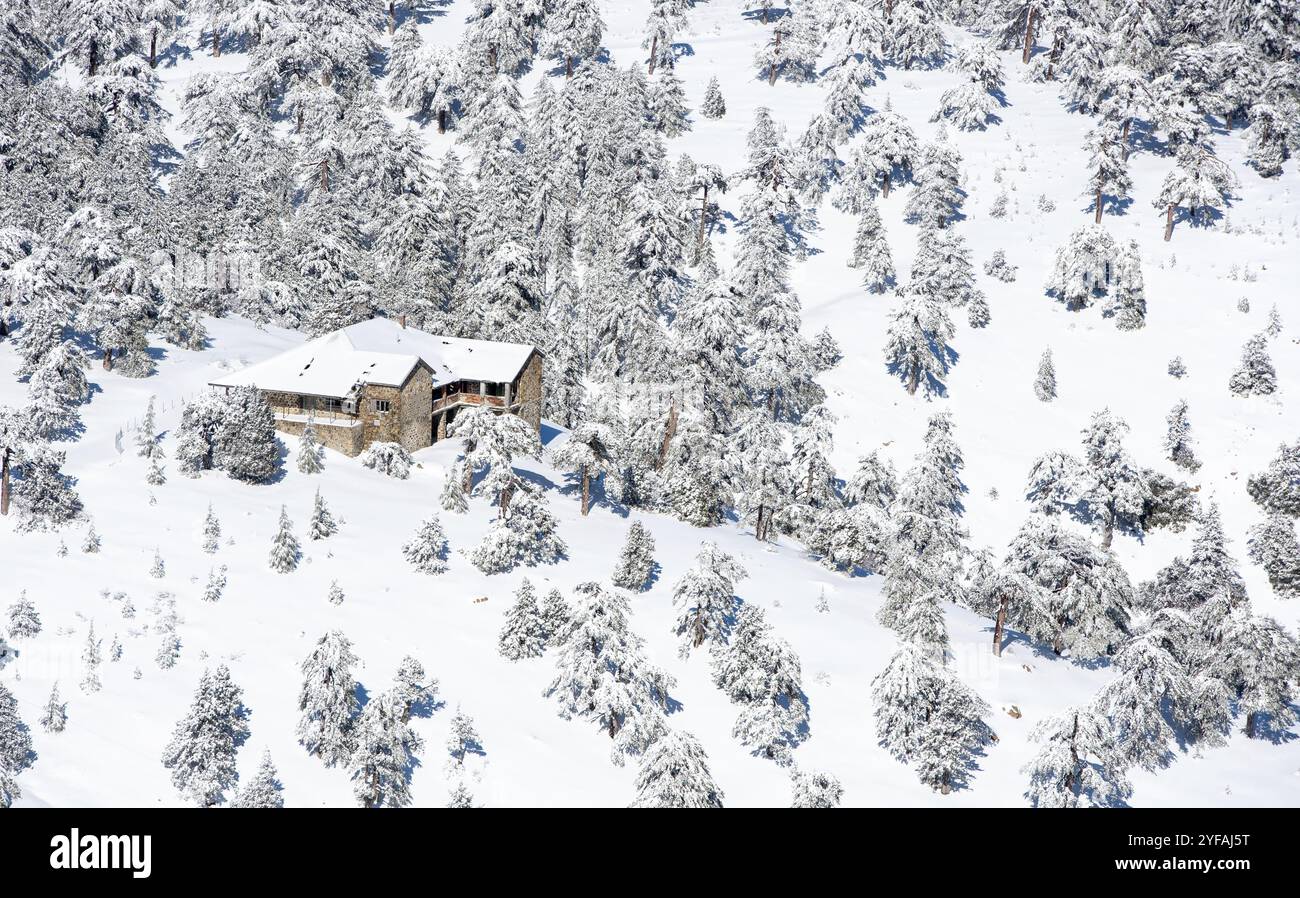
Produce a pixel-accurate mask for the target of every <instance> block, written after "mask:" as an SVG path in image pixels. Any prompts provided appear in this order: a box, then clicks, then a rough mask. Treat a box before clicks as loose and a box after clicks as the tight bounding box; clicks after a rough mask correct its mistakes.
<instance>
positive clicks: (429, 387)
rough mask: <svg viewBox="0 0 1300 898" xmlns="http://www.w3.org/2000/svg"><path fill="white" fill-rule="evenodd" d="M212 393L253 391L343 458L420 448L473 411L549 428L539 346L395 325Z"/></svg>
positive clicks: (370, 325)
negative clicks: (380, 447) (394, 447)
mask: <svg viewBox="0 0 1300 898" xmlns="http://www.w3.org/2000/svg"><path fill="white" fill-rule="evenodd" d="M211 386H212V388H213V389H218V390H220V389H223V388H227V389H228V388H230V387H237V386H252V387H256V388H257V389H258V390H259V391H260V392H261V393H262V395H263V396H265V397H266V400H267V402H268V403H269V404H270V405H271V409H272V411H273V412H274V413H275V421H276V425H275V426H276V429H277V430H280V431H282V432H284V433H289V434H301V433H302V431H303V428H304V427H305V426H306V424H307V422H308V421H309V420H310V421H311V422H312V426H313V427H314V428H315V430H316V435H317V437H318V438H319V439H320V441H321V442H322V443H323V444H324V445H326V446H328V447H329V448H331V449H335V450H337V451H339V452H342V453H344V454H345V455H357V454H359V453H361V452H362V451H363V450H364V449H365V448H366V447H367V446H369V445H370V444H371V443H373V442H377V441H378V442H386V443H401V444H402V445H403V446H405V447H406V448H407V449H408V450H415V449H422V448H424V447H425V446H429V445H431V444H433V443H434V442H436V441H437V440H441V439H444V438H445V437H446V436H447V425H449V424H450V423H451V422H452V421H453V420H455V417H456V415H457V414H458V413H459V412H460V410H461V409H463V408H467V407H470V406H476V405H486V406H488V407H490V408H493V409H499V410H500V411H501V412H503V413H506V412H509V413H511V414H515V415H519V416H520V417H521V418H523V419H524V420H525V421H527V422H528V423H529V424H531V425H532V426H533V427H534V428H535V429H537V430H538V431H539V432H540V430H541V422H542V354H541V352H539V351H538V350H537V348H536V347H533V346H527V345H524V344H522V343H494V342H491V341H488V340H462V339H459V338H456V337H440V336H437V335H435V334H426V333H424V332H423V331H418V330H416V329H415V328H408V327H406V325H405V322H404V320H392V319H388V318H372V319H371V320H369V321H363V322H361V323H359V324H353V325H351V326H349V327H345V328H343V329H341V330H337V331H334V332H333V333H330V334H326V335H325V336H323V337H317V338H316V339H314V340H309V341H307V342H306V343H303V344H302V345H301V346H296V347H294V348H293V349H290V350H288V351H286V352H283V353H281V354H280V355H277V356H274V357H272V358H270V359H267V360H266V361H264V362H259V363H257V364H255V365H249V366H248V367H247V368H242V369H240V370H239V371H236V372H234V373H231V374H228V375H226V376H224V377H221V378H218V379H217V380H214V381H211Z"/></svg>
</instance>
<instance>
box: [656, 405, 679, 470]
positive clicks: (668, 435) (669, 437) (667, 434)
mask: <svg viewBox="0 0 1300 898" xmlns="http://www.w3.org/2000/svg"><path fill="white" fill-rule="evenodd" d="M676 435H677V398H676V397H673V404H672V405H671V406H669V407H668V422H667V423H666V424H665V425H664V438H663V441H662V442H661V443H660V444H659V455H658V456H657V457H656V458H655V470H656V471H660V470H662V469H663V466H664V462H666V461H667V460H668V450H669V449H670V448H671V447H672V444H673V437H675V436H676Z"/></svg>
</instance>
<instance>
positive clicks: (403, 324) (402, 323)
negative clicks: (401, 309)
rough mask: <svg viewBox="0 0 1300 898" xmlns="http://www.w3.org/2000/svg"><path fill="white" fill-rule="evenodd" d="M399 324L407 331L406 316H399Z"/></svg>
mask: <svg viewBox="0 0 1300 898" xmlns="http://www.w3.org/2000/svg"><path fill="white" fill-rule="evenodd" d="M397 323H398V324H400V325H401V326H402V330H406V316H405V315H398V316H397Z"/></svg>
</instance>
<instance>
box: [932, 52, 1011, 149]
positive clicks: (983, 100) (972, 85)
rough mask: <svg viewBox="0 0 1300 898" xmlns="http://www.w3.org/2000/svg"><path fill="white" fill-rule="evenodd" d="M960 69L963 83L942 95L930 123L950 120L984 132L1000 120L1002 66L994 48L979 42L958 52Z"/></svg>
mask: <svg viewBox="0 0 1300 898" xmlns="http://www.w3.org/2000/svg"><path fill="white" fill-rule="evenodd" d="M957 69H958V70H959V71H960V72H961V73H962V76H963V77H962V81H961V83H960V84H959V85H958V86H956V87H953V88H949V89H948V90H945V91H944V92H943V93H942V94H941V95H940V97H939V109H938V110H937V111H936V112H935V114H934V115H933V116H931V117H930V121H932V122H937V121H939V120H940V119H949V120H951V121H952V123H953V124H955V125H956V126H957V127H958V128H960V129H961V130H963V131H983V130H984V128H985V127H987V126H988V124H989V122H996V121H998V118H997V115H996V114H995V112H994V110H996V109H997V108H998V102H999V97H1000V96H1001V93H1002V63H1001V61H1000V60H999V59H998V56H997V54H996V53H995V52H994V51H993V49H992V48H991V47H989V46H987V45H985V44H983V43H980V42H977V41H975V42H971V43H969V44H967V45H966V46H964V47H962V49H961V52H960V53H958V55H957Z"/></svg>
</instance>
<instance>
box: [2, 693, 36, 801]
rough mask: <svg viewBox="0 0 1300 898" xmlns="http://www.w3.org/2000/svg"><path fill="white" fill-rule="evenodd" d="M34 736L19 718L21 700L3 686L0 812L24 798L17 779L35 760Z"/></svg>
mask: <svg viewBox="0 0 1300 898" xmlns="http://www.w3.org/2000/svg"><path fill="white" fill-rule="evenodd" d="M35 757H36V756H35V754H33V752H32V736H31V733H30V732H29V731H28V729H27V726H26V725H25V724H24V723H23V721H22V718H21V717H19V716H18V700H17V699H15V698H14V694H13V693H12V692H10V691H9V687H7V686H6V685H5V684H4V683H0V809H3V808H8V807H11V806H12V805H13V803H14V801H15V800H16V799H18V798H21V797H22V794H23V793H22V790H21V789H19V788H18V783H17V781H16V780H17V777H18V774H20V773H22V772H23V771H24V770H26V769H27V768H28V767H30V766H31V765H32V761H33V760H35Z"/></svg>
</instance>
